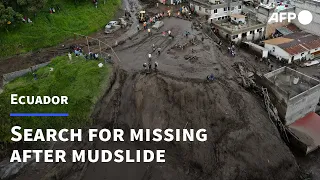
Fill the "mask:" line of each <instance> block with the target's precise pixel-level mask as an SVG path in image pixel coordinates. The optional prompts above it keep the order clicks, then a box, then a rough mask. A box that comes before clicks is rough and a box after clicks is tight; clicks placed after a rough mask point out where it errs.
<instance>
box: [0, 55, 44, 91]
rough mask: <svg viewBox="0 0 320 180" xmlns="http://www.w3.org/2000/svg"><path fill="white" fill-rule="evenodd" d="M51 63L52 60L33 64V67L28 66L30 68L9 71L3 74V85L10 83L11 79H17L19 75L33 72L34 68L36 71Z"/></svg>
mask: <svg viewBox="0 0 320 180" xmlns="http://www.w3.org/2000/svg"><path fill="white" fill-rule="evenodd" d="M49 63H50V61H49V62H45V63H42V64H37V65H35V66H31V67H30V68H28V69H22V70H20V71H15V72H11V73H8V74H4V75H3V85H2V86H4V85H6V84H7V83H9V82H10V81H13V80H15V79H16V78H18V77H21V76H24V75H26V74H27V73H29V72H31V69H32V70H33V71H35V70H38V69H39V68H42V67H44V66H47V65H48V64H49Z"/></svg>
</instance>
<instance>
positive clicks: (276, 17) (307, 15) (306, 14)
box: [268, 10, 313, 25]
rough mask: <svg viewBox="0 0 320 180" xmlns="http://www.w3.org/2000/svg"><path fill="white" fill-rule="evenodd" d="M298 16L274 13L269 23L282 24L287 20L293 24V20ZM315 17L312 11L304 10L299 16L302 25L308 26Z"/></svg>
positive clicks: (290, 13)
mask: <svg viewBox="0 0 320 180" xmlns="http://www.w3.org/2000/svg"><path fill="white" fill-rule="evenodd" d="M296 17H297V15H296V13H294V12H280V13H272V15H271V17H270V19H269V20H268V22H269V23H270V22H282V21H284V20H286V19H288V22H291V21H292V20H294V19H296ZM312 19H313V16H312V14H311V12H310V11H307V10H302V11H301V12H300V13H299V14H298V21H299V22H300V23H301V24H302V25H308V24H310V23H311V22H312Z"/></svg>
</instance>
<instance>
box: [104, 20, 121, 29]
mask: <svg viewBox="0 0 320 180" xmlns="http://www.w3.org/2000/svg"><path fill="white" fill-rule="evenodd" d="M118 24H119V22H118V21H110V22H109V23H108V24H107V25H106V29H111V28H112V27H113V26H115V25H118Z"/></svg>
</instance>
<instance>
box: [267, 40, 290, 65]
mask: <svg viewBox="0 0 320 180" xmlns="http://www.w3.org/2000/svg"><path fill="white" fill-rule="evenodd" d="M264 47H265V48H266V49H268V50H269V54H271V55H273V56H275V57H278V56H279V57H282V58H283V59H287V60H289V61H290V60H291V59H290V58H291V57H290V55H289V53H287V52H286V51H284V50H283V49H281V48H280V47H278V46H277V45H272V44H266V43H265V44H264Z"/></svg>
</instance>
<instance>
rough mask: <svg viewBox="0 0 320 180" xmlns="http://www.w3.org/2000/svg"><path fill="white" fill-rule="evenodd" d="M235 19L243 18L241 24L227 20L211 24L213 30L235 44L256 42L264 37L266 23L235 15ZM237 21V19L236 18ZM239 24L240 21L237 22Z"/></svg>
mask: <svg viewBox="0 0 320 180" xmlns="http://www.w3.org/2000/svg"><path fill="white" fill-rule="evenodd" d="M235 16H236V17H241V19H242V20H243V18H245V21H244V22H242V21H241V23H237V22H234V21H232V20H230V21H229V20H228V19H222V20H218V21H214V22H213V28H214V31H215V32H216V33H218V34H219V35H220V36H221V37H223V38H226V39H229V40H231V41H233V42H235V43H240V42H241V41H256V40H260V39H262V38H263V37H264V31H265V27H266V23H262V22H260V21H257V20H256V19H255V18H251V17H250V16H249V17H245V16H243V15H235ZM236 19H237V18H236ZM239 22H240V21H239Z"/></svg>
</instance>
